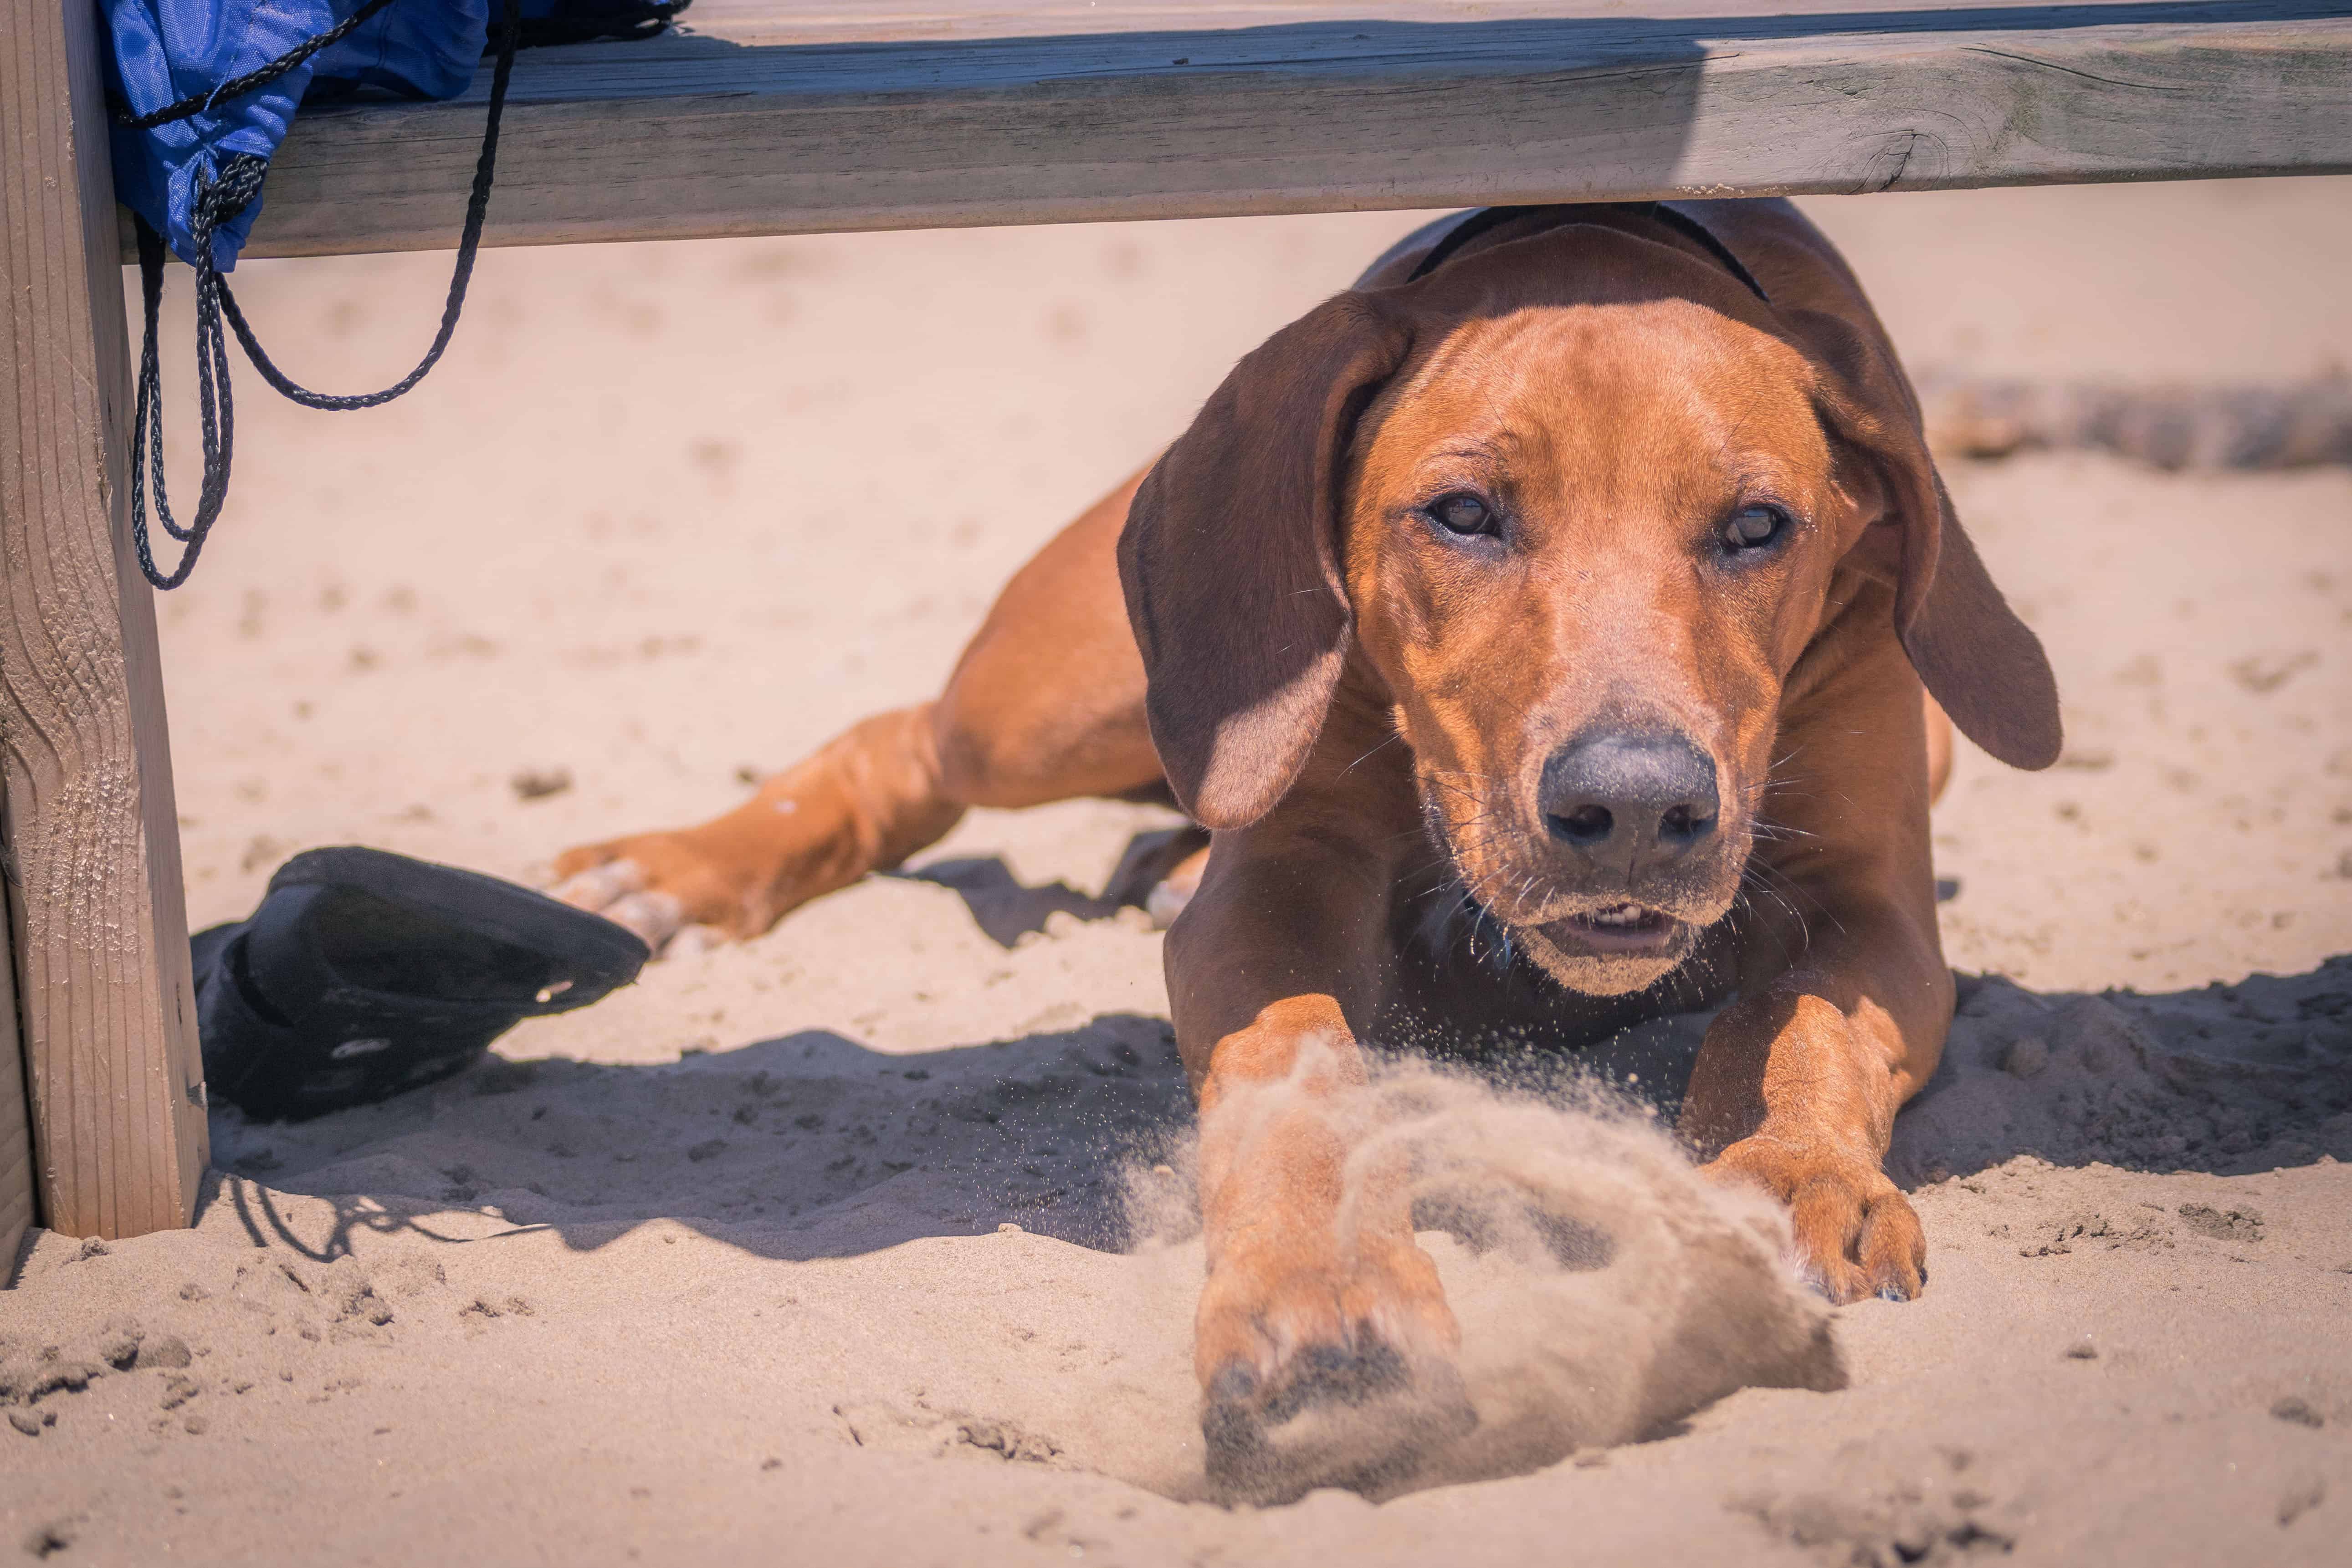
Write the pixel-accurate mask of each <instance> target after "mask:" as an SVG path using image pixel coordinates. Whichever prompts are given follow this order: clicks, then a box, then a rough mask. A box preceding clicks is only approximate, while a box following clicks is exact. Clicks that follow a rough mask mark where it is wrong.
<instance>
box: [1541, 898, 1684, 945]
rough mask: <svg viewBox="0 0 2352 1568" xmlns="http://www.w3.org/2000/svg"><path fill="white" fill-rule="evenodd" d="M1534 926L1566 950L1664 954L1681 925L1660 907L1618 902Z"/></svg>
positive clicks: (1676, 942) (1676, 941)
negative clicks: (1537, 926) (1659, 908)
mask: <svg viewBox="0 0 2352 1568" xmlns="http://www.w3.org/2000/svg"><path fill="white" fill-rule="evenodd" d="M1538 929H1539V930H1540V931H1542V932H1543V934H1544V935H1545V936H1547V937H1549V939H1550V940H1551V941H1552V942H1553V943H1554V944H1555V945H1557V946H1558V947H1559V948H1560V949H1561V950H1562V951H1563V952H1568V953H1570V954H1579V953H1585V954H1591V955H1592V956H1594V957H1608V958H1664V957H1665V956H1666V955H1668V954H1669V953H1671V952H1674V951H1675V948H1676V947H1677V946H1679V945H1680V942H1681V940H1682V935H1683V930H1684V925H1683V922H1682V921H1680V920H1677V919H1676V918H1675V917H1674V916H1673V915H1670V914H1668V913H1667V912H1666V911H1665V910H1658V909H1652V908H1651V907H1650V906H1648V905H1647V904H1636V903H1622V904H1608V905H1604V906H1602V907H1601V908H1600V909H1597V910H1584V911H1582V912H1580V913H1578V914H1572V915H1568V916H1565V917H1563V918H1562V919H1559V920H1556V921H1546V922H1545V923H1544V924H1543V925H1542V926H1541V927H1539V928H1538Z"/></svg>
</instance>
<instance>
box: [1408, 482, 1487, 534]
mask: <svg viewBox="0 0 2352 1568" xmlns="http://www.w3.org/2000/svg"><path fill="white" fill-rule="evenodd" d="M1423 510H1426V511H1427V512H1428V513H1429V515H1430V516H1432V517H1433V518H1435V519H1436V520H1437V521H1438V525H1439V526H1440V527H1442V528H1444V530H1445V531H1447V532H1449V533H1464V534H1470V533H1496V532H1499V531H1500V527H1499V525H1498V524H1497V523H1496V521H1495V510H1494V508H1492V507H1490V506H1488V505H1487V504H1486V502H1485V501H1483V500H1479V499H1478V498H1477V497H1476V496H1474V495H1472V494H1470V493H1469V492H1468V491H1467V490H1456V491H1454V493H1453V494H1452V495H1449V496H1440V497H1438V498H1437V499H1436V500H1433V501H1432V502H1430V503H1429V505H1428V506H1427V507H1426V508H1424V509H1423Z"/></svg>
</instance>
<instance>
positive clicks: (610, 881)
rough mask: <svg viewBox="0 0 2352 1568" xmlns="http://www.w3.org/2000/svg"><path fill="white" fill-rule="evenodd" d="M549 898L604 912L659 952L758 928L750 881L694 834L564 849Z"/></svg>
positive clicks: (644, 836) (640, 836) (689, 947)
mask: <svg viewBox="0 0 2352 1568" xmlns="http://www.w3.org/2000/svg"><path fill="white" fill-rule="evenodd" d="M555 878H556V881H555V885H554V886H553V887H552V888H551V889H548V892H549V894H550V896H551V897H553V898H558V899H561V900H563V901H564V902H565V903H567V904H571V905H572V906H574V907H575V908H578V909H583V910H589V911H591V912H592V913H594V914H600V915H603V916H604V918H605V919H606V920H609V921H614V922H615V923H617V924H620V925H624V926H626V927H628V928H629V930H631V931H635V932H636V933H637V935H638V936H639V937H641V938H643V939H644V941H645V943H646V946H647V947H649V948H651V949H653V951H654V952H655V954H656V956H659V955H661V954H662V953H663V952H665V951H667V952H668V953H670V954H671V955H676V954H678V953H681V952H698V951H700V950H701V949H703V948H706V947H710V946H715V945H717V944H718V943H719V942H727V941H731V940H738V939H740V938H742V937H745V936H750V935H753V934H756V932H757V930H758V927H757V926H756V925H754V924H753V923H752V921H753V912H752V910H751V908H750V904H751V897H750V889H749V888H748V887H747V886H746V885H745V884H746V883H747V882H748V881H749V879H747V878H746V877H745V876H744V875H743V874H742V869H741V868H740V867H738V866H736V865H734V864H732V863H731V860H730V857H728V856H726V855H723V854H720V853H718V852H716V851H714V850H713V849H712V848H711V847H709V846H707V845H704V844H702V843H700V842H698V840H697V838H696V836H695V835H694V834H692V833H643V834H638V835H637V836H635V837H630V838H615V839H612V840H610V841H609V842H606V843H604V844H583V845H582V846H580V847H578V848H574V849H567V850H565V851H564V852H563V853H562V855H561V856H559V857H557V858H556V862H555Z"/></svg>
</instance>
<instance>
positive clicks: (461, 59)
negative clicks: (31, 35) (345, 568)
mask: <svg viewBox="0 0 2352 1568" xmlns="http://www.w3.org/2000/svg"><path fill="white" fill-rule="evenodd" d="M492 3H493V0H101V4H103V5H104V6H105V10H106V19H107V26H108V30H109V32H110V35H111V37H112V40H113V45H114V47H113V49H112V51H111V56H110V74H109V82H108V85H109V89H110V97H111V98H112V100H113V102H112V105H111V108H112V111H113V121H114V124H113V147H112V152H113V163H114V189H115V195H116V196H117V198H118V199H120V200H121V202H122V204H123V205H126V206H128V207H129V208H130V209H131V213H132V214H133V216H134V218H135V224H134V226H135V227H136V229H137V231H138V237H139V269H140V282H141V291H142V298H143V303H144V306H145V332H144V336H143V339H142V344H141V350H140V363H139V382H138V397H137V404H136V407H135V410H134V413H133V416H132V421H131V538H132V541H133V542H134V543H135V544H136V545H137V547H138V553H139V564H140V568H141V570H142V572H144V573H145V574H146V576H147V580H148V581H149V582H151V583H152V584H154V585H155V586H156V587H158V588H174V587H177V586H179V584H182V583H184V582H185V581H186V580H187V577H188V574H189V573H190V572H191V571H193V570H194V567H195V563H196V556H197V553H198V552H200V551H201V550H202V549H203V548H204V542H205V536H206V535H207V534H208V533H209V532H210V531H211V529H212V525H213V523H214V521H215V520H216V519H217V518H218V517H219V515H220V510H221V506H222V503H223V501H224V500H226V496H227V491H228V472H229V459H230V455H231V453H232V451H233V449H234V446H235V424H236V419H235V412H234V407H233V405H232V401H231V398H230V394H229V377H228V346H227V338H226V331H225V327H226V330H233V331H235V332H236V337H237V341H238V342H239V344H240V345H241V346H242V347H243V348H244V350H245V353H246V357H247V359H249V360H251V361H252V362H253V366H254V368H255V369H256V370H257V371H259V372H260V373H261V375H262V378H263V379H264V380H265V381H267V382H268V383H269V384H270V385H271V386H272V387H274V388H276V389H277V390H278V392H280V393H282V394H284V395H286V396H288V397H289V398H291V399H293V400H294V401H295V402H297V403H299V404H301V405H303V406H305V407H309V408H324V409H354V408H372V407H374V406H376V405H379V404H383V403H389V402H391V401H392V400H393V399H394V398H395V397H398V396H400V395H402V394H403V393H405V392H406V391H408V390H409V388H411V387H413V386H415V384H417V383H418V382H420V381H422V380H424V379H425V374H426V373H427V372H428V371H430V370H431V369H432V368H433V366H434V365H435V364H436V363H437V362H438V361H439V360H440V357H441V354H442V353H443V351H445V350H446V348H447V347H448V346H449V339H450V336H451V334H452V333H453V332H455V331H457V317H458V314H459V312H460V310H462V309H463V307H464V304H465V299H466V285H467V281H468V279H470V278H471V277H472V274H473V268H474V256H475V252H476V250H477V249H478V247H479V245H480V242H481V234H482V220H483V217H484V216H485V215H486V214H487V213H488V208H489V196H490V184H491V180H492V175H493V171H494V170H495V168H496V164H497V159H498V136H499V116H500V114H501V112H502V111H503V110H504V108H505V105H506V96H507V84H508V81H509V78H510V76H511V74H512V71H513V68H514V57H515V51H516V50H517V49H518V48H525V47H532V46H534V45H540V44H554V43H572V42H579V41H584V40H586V39H590V38H642V37H652V36H653V35H654V34H656V33H658V32H660V31H661V30H662V29H663V28H664V27H666V26H667V25H668V23H669V21H670V18H671V17H673V16H676V15H677V13H678V12H680V11H683V10H685V9H686V7H687V6H688V5H690V4H691V3H692V0H496V4H497V5H498V7H499V21H498V26H496V28H495V29H493V28H492V26H491V24H490V16H489V11H490V6H491V4H492ZM494 31H495V35H496V37H495V38H493V37H492V34H493V32H494ZM493 42H494V43H495V46H496V52H497V65H496V68H495V70H494V74H493V76H492V78H491V85H490V101H489V109H488V115H487V116H486V118H485V121H484V124H483V133H482V156H481V160H480V162H479V163H478V164H477V165H476V168H475V173H474V185H473V191H472V195H471V196H470V197H469V199H468V200H467V206H466V223H465V228H464V230H463V233H462V235H461V237H460V238H459V240H458V247H457V266H456V268H455V269H454V270H453V272H452V274H451V276H450V280H449V295H448V300H447V301H446V305H445V306H444V308H443V310H442V317H441V327H440V331H438V333H436V336H435V337H434V340H433V342H432V345H431V347H429V348H428V349H427V350H426V351H425V357H424V358H423V359H422V360H421V361H419V362H418V363H417V365H416V368H415V370H413V371H411V372H410V373H409V374H407V375H405V376H404V377H403V378H402V379H401V380H400V381H398V382H396V383H394V384H393V385H391V386H389V387H387V388H385V389H384V390H383V391H382V392H373V393H365V394H360V395H352V396H334V395H327V394H322V393H316V392H312V391H310V390H309V389H307V388H305V387H302V386H299V385H298V384H295V383H294V382H293V381H291V380H289V378H288V377H287V376H286V375H285V374H283V373H282V372H280V371H279V370H278V367H277V366H276V365H274V364H272V363H270V361H269V357H268V355H267V354H266V353H263V352H262V349H261V345H260V344H259V343H258V342H256V341H255V338H254V335H253V330H252V328H251V326H250V325H249V324H248V323H247V321H246V319H245V315H244V312H242V311H241V310H238V309H237V305H236V296H235V295H234V294H233V293H232V292H231V291H230V289H229V287H228V282H227V279H226V274H227V273H228V272H229V271H230V270H231V269H232V268H235V267H236V258H237V252H238V251H239V250H240V249H242V248H243V247H244V245H245V241H246V237H247V235H248V234H250V233H251V232H252V228H253V221H254V219H255V218H256V217H257V216H259V213H260V210H261V195H262V185H263V181H264V177H265V176H266V174H268V167H269V160H270V158H271V156H272V155H273V154H275V153H277V151H278V144H279V143H280V142H283V141H285V139H286V132H287V129H288V127H289V126H290V125H291V124H292V123H293V120H294V116H295V113H296V111H297V110H298V109H299V106H300V105H301V104H302V103H303V102H305V101H309V100H321V99H335V98H348V97H351V96H352V95H354V94H357V93H361V92H363V91H367V90H371V89H373V90H381V91H387V92H392V93H396V94H399V95H402V96H404V97H410V98H452V97H455V96H456V95H457V94H458V93H460V92H462V91H464V90H465V89H466V88H467V84H469V83H470V82H471V81H472V80H473V79H474V72H475V70H476V68H478V65H479V64H480V61H481V58H482V54H483V50H484V47H485V45H486V44H490V43H493ZM167 250H168V251H169V252H170V253H171V254H173V255H176V256H177V257H179V258H180V259H181V260H183V261H184V262H186V263H187V264H188V265H189V267H190V268H193V269H194V272H195V279H196V404H197V411H198V416H199V420H200V423H201V424H202V426H203V433H204V442H203V449H204V488H203V490H202V492H201V493H200V495H199V496H198V498H197V502H196V509H195V512H194V516H193V517H191V518H190V519H189V520H188V521H187V522H186V524H185V525H183V524H182V523H181V522H180V521H178V520H176V519H175V518H173V515H172V511H171V506H170V503H169V500H168V498H167V496H166V494H165V490H164V485H163V408H162V373H161V363H160V356H159V353H158V351H157V347H156V341H155V339H156V327H157V321H158V318H159V313H160V310H161V308H162V300H163V258H164V254H165V252H166V251H167ZM151 481H152V494H153V497H154V510H155V518H156V521H159V522H161V523H162V524H163V531H164V532H166V533H168V534H170V535H171V536H172V537H173V539H176V540H178V541H180V542H182V544H183V545H184V549H183V551H182V552H181V556H180V563H179V565H178V566H177V567H176V568H175V569H174V570H173V571H172V572H170V573H169V574H166V573H164V572H163V571H161V570H160V569H159V568H158V567H157V566H156V564H155V558H154V552H153V548H152V542H151V540H150V538H149V534H148V526H147V499H148V495H149V492H150V488H151Z"/></svg>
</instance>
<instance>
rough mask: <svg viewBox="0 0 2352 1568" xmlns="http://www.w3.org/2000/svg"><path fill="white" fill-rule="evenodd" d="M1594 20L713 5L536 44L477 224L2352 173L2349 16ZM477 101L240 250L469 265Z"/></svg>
mask: <svg viewBox="0 0 2352 1568" xmlns="http://www.w3.org/2000/svg"><path fill="white" fill-rule="evenodd" d="M1595 4H1596V8H1595V9H1594V10H1593V13H1592V14H1591V15H1584V16H1577V15H1558V14H1556V13H1558V12H1559V11H1560V10H1562V9H1563V7H1561V6H1559V5H1536V4H1533V3H1532V0H1530V3H1527V4H1520V3H1517V0H1498V3H1491V4H1478V5H1469V4H1447V3H1443V0H1421V3H1410V0H1408V3H1403V4H1391V5H1381V6H1378V7H1375V6H1372V5H1362V4H1358V5H1334V4H1329V3H1328V0H1297V3H1295V4H1283V3H1281V0H1255V3H1246V4H1232V5H1212V4H1203V5H1192V6H1187V7H1181V8H1178V7H1172V6H1171V5H1167V4H1164V3H1163V4H1157V5H1153V4H1126V5H1101V6H1085V5H1078V4H1076V0H1034V4H1032V5H1027V6H1012V7H993V8H992V7H989V6H986V5H972V4H967V5H948V6H946V7H944V8H942V7H939V6H932V7H928V8H926V9H924V10H922V11H916V10H913V9H911V8H909V7H907V6H905V5H887V4H880V3H876V0H849V3H845V4H837V5H832V6H829V7H824V8H822V9H820V8H817V7H807V6H789V5H782V4H781V3H780V0H700V3H699V4H698V5H697V7H696V9H695V10H694V11H693V12H692V13H691V14H690V19H691V22H692V26H690V27H689V28H688V29H687V30H685V31H684V32H683V33H681V34H680V35H678V36H676V37H663V38H659V39H656V40H653V41H651V42H647V43H641V44H596V45H583V46H576V47H566V48H557V49H541V50H533V51H529V52H526V53H525V54H524V55H523V56H522V57H521V59H520V62H519V64H518V66H517V68H516V73H515V82H514V88H513V95H512V98H511V100H510V104H509V110H508V119H507V129H506V134H505V141H504V144H503V146H502V148H501V152H500V157H499V183H498V189H497V194H496V195H495V196H494V197H493V199H492V202H491V207H490V219H489V228H488V240H489V243H492V244H499V245H536V244H556V243H562V242H566V241H575V240H609V239H647V238H683V237H695V236H709V235H742V234H776V233H790V232H803V231H814V230H827V229H862V228H898V227H927V226H956V225H970V224H1023V223H1055V222H1071V221H1081V220H1094V219H1110V218H1145V217H1195V216H1214V215H1223V214H1240V213H1271V212H1308V211H1327V210H1337V209H1352V208H1400V207H1422V206H1433V205H1455V204H1466V203H1480V202H1511V201H1553V200H1602V199H1633V198H1642V197H1650V196H1663V195H1731V194H1752V195H1766V194H1788V193H1800V192H1849V191H1874V190H1889V189H1898V190H1927V189H1939V188H1946V187H1957V186H1968V185H1991V184H2031V183H2043V182H2081V181H2100V180H2137V179H2168V178H2186V177H2192V176H2218V175H2238V174H2284V173H2321V172H2336V171H2343V170H2347V169H2352V114H2347V113H2346V112H2345V109H2344V105H2345V103H2346V101H2347V97H2352V19H2347V17H2345V16H2342V15H2341V14H2340V13H2341V10H2342V7H2341V6H2340V5H2329V4H2313V3H2308V0H2280V3H2277V4H2252V5H2249V4H2213V5H2199V4H2189V5H2148V4H2131V3H2117V4H2085V5H2060V6H2004V7H1942V8H1930V7H1925V6H1918V5H1902V4H1900V3H1898V4H1896V5H1877V6H1872V7H1868V8H1864V7H1861V6H1857V5H1852V4H1850V3H1847V0H1832V3H1831V4H1827V5H1817V6H1815V7H1814V8H1812V9H1811V10H1809V11H1808V12H1806V13H1805V14H1802V15H1777V16H1776V15H1755V14H1745V15H1737V14H1735V15H1725V14H1723V13H1724V12H1726V11H1731V12H1742V11H1745V12H1748V13H1753V12H1755V11H1757V10H1759V9H1760V7H1759V6H1757V5H1754V4H1753V3H1752V0H1751V3H1749V4H1748V5H1729V6H1720V5H1718V6H1707V5H1698V4H1694V3H1692V0H1664V3H1659V4H1647V3H1645V4H1644V5H1643V6H1642V9H1643V11H1644V12H1645V13H1651V14H1649V15H1644V16H1625V15H1623V14H1622V11H1615V12H1612V11H1607V10H1601V9H1598V8H1597V0H1595ZM1565 9H1569V10H1571V11H1572V10H1573V9H1574V6H1573V5H1570V6H1568V7H1565ZM1366 12H1376V13H1377V14H1376V15H1375V16H1373V17H1372V18H1371V19H1366V17H1365V16H1364V13H1366ZM1544 13H1555V14H1544ZM2331 13H2336V14H2331ZM487 79H488V72H487V71H485V72H484V73H483V74H482V77H481V78H480V79H478V81H477V83H476V85H475V88H474V89H473V92H472V93H471V94H469V95H468V96H467V98H465V99H461V100H454V101H451V102H447V103H433V104H421V103H405V102H388V101H378V102H372V103H363V104H352V105H344V106H313V107H311V108H309V109H306V110H305V111H304V113H303V115H302V117H301V119H300V120H299V121H298V122H297V124H296V126H295V129H294V132H293V134H292V135H291V136H290V137H289V140H288V142H287V143H286V146H285V147H284V149H283V150H282V151H281V152H280V153H279V154H278V159H277V161H276V166H275V167H274V168H273V170H272V171H271V174H270V176H269V182H268V185H267V187H266V188H265V190H264V203H265V205H264V209H263V212H262V215H261V217H260V221H259V223H258V225H257V228H256V230H255V234H254V238H253V243H252V245H251V246H250V247H248V249H247V254H248V255H254V256H304V255H324V254H333V253H343V252H355V251H371V250H397V249H415V248H435V247H448V246H451V245H453V244H454V243H455V242H456V237H457V228H458V225H459V221H460V218H461V216H462V213H463V208H464V205H465V190H466V185H467V180H468V178H469V177H470V174H471V172H472V169H473V163H474V158H475V155H476V153H477V152H478V148H479V142H480V136H481V124H482V109H481V96H482V94H483V92H484V91H485V90H486V88H487Z"/></svg>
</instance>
